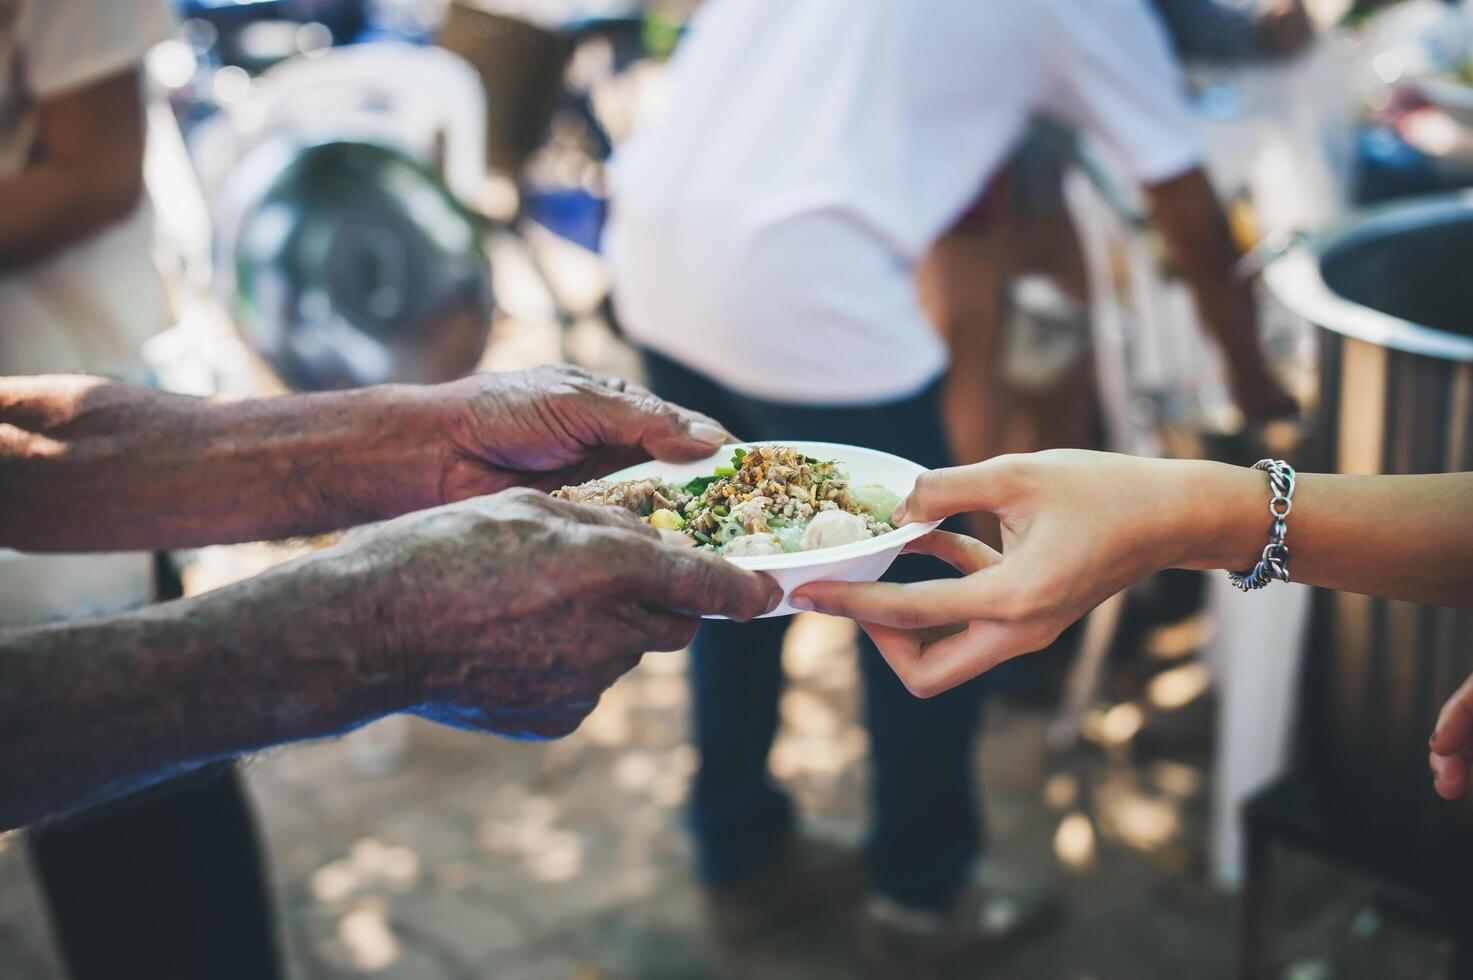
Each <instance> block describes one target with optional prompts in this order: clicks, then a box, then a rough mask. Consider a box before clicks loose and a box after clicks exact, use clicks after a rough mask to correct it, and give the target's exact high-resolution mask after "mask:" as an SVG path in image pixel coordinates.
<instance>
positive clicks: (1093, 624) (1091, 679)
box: [1046, 592, 1125, 752]
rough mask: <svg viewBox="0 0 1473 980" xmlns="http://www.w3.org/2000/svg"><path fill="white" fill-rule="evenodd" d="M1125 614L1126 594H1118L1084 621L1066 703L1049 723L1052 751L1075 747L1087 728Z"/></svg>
mask: <svg viewBox="0 0 1473 980" xmlns="http://www.w3.org/2000/svg"><path fill="white" fill-rule="evenodd" d="M1124 610H1125V593H1124V592H1119V593H1116V594H1115V595H1113V596H1111V597H1110V598H1108V599H1106V600H1105V601H1104V602H1102V603H1100V604H1099V605H1098V606H1096V607H1095V610H1094V611H1093V612H1091V613H1090V614H1089V618H1088V619H1086V620H1085V621H1084V638H1083V640H1082V641H1081V642H1080V645H1079V655H1078V656H1077V657H1076V658H1075V661H1074V666H1073V667H1072V668H1070V670H1069V678H1068V680H1067V681H1066V682H1065V684H1064V703H1063V705H1061V706H1060V708H1059V713H1058V714H1057V715H1056V716H1055V717H1054V720H1053V721H1052V722H1050V723H1049V726H1048V731H1047V733H1046V738H1047V740H1048V745H1049V748H1051V749H1053V750H1054V751H1055V752H1062V751H1064V750H1066V749H1070V748H1073V747H1074V744H1075V743H1076V742H1078V741H1079V732H1080V730H1081V729H1082V728H1083V726H1084V713H1085V712H1086V711H1088V710H1089V706H1090V705H1091V704H1093V703H1094V700H1095V698H1096V697H1097V696H1098V695H1099V690H1100V678H1101V676H1102V675H1103V674H1104V671H1105V658H1106V657H1108V656H1109V655H1110V645H1111V644H1112V643H1114V641H1115V630H1116V628H1117V627H1119V625H1120V616H1121V613H1122V612H1124Z"/></svg>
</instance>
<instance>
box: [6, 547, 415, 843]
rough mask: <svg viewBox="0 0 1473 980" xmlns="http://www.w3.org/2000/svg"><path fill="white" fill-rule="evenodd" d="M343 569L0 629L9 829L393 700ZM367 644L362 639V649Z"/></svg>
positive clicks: (315, 568) (352, 719)
mask: <svg viewBox="0 0 1473 980" xmlns="http://www.w3.org/2000/svg"><path fill="white" fill-rule="evenodd" d="M337 574H338V572H337V570H335V569H334V568H333V567H332V563H331V562H326V561H322V560H316V561H313V562H309V563H306V564H303V565H299V566H295V567H289V568H286V569H283V570H279V571H273V572H271V573H268V574H266V575H263V576H260V577H259V578H256V579H251V580H248V581H246V582H242V583H239V584H237V585H232V586H230V587H229V588H227V589H223V590H221V591H219V592H213V593H209V594H207V595H204V596H201V597H199V598H195V599H187V600H181V601H179V602H171V603H166V604H164V605H159V606H154V607H151V608H148V609H145V610H141V611H139V612H136V613H132V614H130V615H126V616H118V617H116V618H113V619H108V620H101V621H96V622H80V623H63V624H58V625H54V626H45V627H38V628H34V629H25V630H13V631H8V632H7V631H0V786H3V787H4V789H3V791H0V828H4V829H9V828H12V827H17V826H22V825H24V824H27V823H30V822H32V821H33V820H36V819H39V818H41V817H43V816H47V815H51V814H56V813H60V812H65V811H67V810H71V809H74V808H79V807H84V806H87V805H89V804H93V803H97V802H100V801H102V800H104V799H107V798H109V797H112V796H116V795H121V794H123V793H126V792H129V791H131V790H135V789H140V788H142V787H144V786H147V785H149V784H150V783H153V782H156V781H158V780H161V779H166V778H168V777H170V776H172V775H177V774H179V773H181V772H184V771H187V770H189V769H191V768H194V767H196V766H199V765H203V764H205V763H207V762H209V761H211V760H213V759H219V758H223V757H226V756H230V755H233V754H235V753H238V752H244V751H251V750H254V749H260V748H263V747H265V746H268V745H275V744H278V743H282V742H289V741H295V740H298V739H305V738H316V737H323V736H327V735H332V734H335V733H338V732H341V731H345V730H347V729H348V728H351V727H354V726H356V725H358V724H361V723H363V722H366V721H368V720H370V719H371V718H372V717H374V716H376V715H377V714H382V713H383V712H385V711H387V710H389V709H390V705H391V704H392V697H393V692H392V691H391V690H390V687H391V683H392V678H389V677H382V676H381V677H379V678H377V688H378V689H376V688H375V684H374V683H373V680H374V679H373V678H372V677H371V675H370V674H369V672H368V671H366V670H365V669H364V667H363V665H361V664H360V663H359V662H358V656H357V654H358V647H357V646H355V645H353V644H349V643H344V642H343V638H344V637H345V636H352V635H356V634H358V633H361V631H362V628H363V627H362V624H361V623H359V622H356V621H355V619H354V613H355V611H356V610H357V609H358V605H357V604H356V600H354V601H352V602H350V601H348V600H352V599H353V597H351V596H348V595H344V594H343V591H344V588H345V586H346V585H347V584H348V582H347V580H346V579H337V578H335V576H336V575H337ZM365 648H366V645H365Z"/></svg>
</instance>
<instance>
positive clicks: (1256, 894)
mask: <svg viewBox="0 0 1473 980" xmlns="http://www.w3.org/2000/svg"><path fill="white" fill-rule="evenodd" d="M1245 822H1246V825H1247V839H1246V840H1245V841H1244V845H1245V846H1244V855H1243V857H1244V860H1245V862H1246V863H1247V872H1248V874H1247V878H1246V880H1245V881H1244V883H1243V900H1242V913H1241V914H1242V927H1241V928H1242V944H1241V947H1240V949H1239V956H1240V961H1239V964H1238V966H1239V972H1238V975H1239V976H1240V977H1241V978H1242V980H1267V978H1268V977H1270V976H1271V975H1272V970H1271V965H1272V964H1271V960H1272V958H1273V942H1274V927H1273V917H1274V884H1275V882H1274V853H1273V843H1272V842H1271V841H1270V840H1269V839H1268V836H1267V835H1266V834H1265V833H1264V831H1263V828H1261V827H1256V826H1254V824H1253V822H1252V820H1251V818H1250V819H1249V820H1247V821H1245Z"/></svg>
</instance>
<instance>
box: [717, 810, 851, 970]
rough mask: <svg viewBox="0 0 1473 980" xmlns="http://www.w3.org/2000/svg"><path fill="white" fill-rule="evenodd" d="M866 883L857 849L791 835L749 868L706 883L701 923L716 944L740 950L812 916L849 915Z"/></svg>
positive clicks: (724, 949) (800, 924) (746, 948)
mask: <svg viewBox="0 0 1473 980" xmlns="http://www.w3.org/2000/svg"><path fill="white" fill-rule="evenodd" d="M867 887H868V882H867V875H866V874H865V869H864V861H863V859H862V857H861V856H860V854H859V852H858V851H856V850H854V849H852V848H846V847H842V846H840V845H837V844H832V843H829V842H826V841H821V840H815V839H813V838H810V837H804V836H801V835H793V836H792V837H789V838H788V839H787V840H786V841H784V842H783V843H782V844H781V845H780V846H779V847H778V848H777V849H776V850H774V851H773V853H772V855H771V856H769V857H768V859H767V860H766V861H764V862H763V863H762V865H761V866H759V867H758V868H757V869H756V870H754V871H753V872H751V873H750V874H748V875H746V876H745V877H743V878H741V879H739V880H737V881H734V882H730V883H728V884H723V885H720V886H712V887H708V888H707V889H706V891H705V912H706V928H707V931H708V933H709V934H710V936H711V939H712V942H713V943H714V944H715V945H716V946H717V948H718V949H720V950H722V951H724V952H727V953H737V954H740V953H742V952H744V951H746V950H749V949H750V948H751V947H752V946H753V945H755V944H756V943H758V942H761V941H763V940H764V939H766V938H769V937H771V936H773V935H775V934H777V933H779V932H786V931H789V930H792V929H794V928H800V927H802V925H803V924H804V923H805V922H809V921H812V920H813V919H815V918H819V917H825V916H834V915H839V914H847V915H849V916H851V917H852V915H853V914H854V913H855V912H856V911H858V908H859V906H860V905H861V904H862V902H863V900H864V896H865V894H866V890H867ZM851 921H852V919H851Z"/></svg>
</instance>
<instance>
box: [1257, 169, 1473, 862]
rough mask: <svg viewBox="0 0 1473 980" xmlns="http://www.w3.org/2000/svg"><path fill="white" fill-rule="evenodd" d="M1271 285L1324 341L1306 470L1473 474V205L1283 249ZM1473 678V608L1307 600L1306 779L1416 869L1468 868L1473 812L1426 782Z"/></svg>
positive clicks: (1397, 213)
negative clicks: (1441, 737)
mask: <svg viewBox="0 0 1473 980" xmlns="http://www.w3.org/2000/svg"><path fill="white" fill-rule="evenodd" d="M1264 281H1265V284H1266V286H1267V288H1268V290H1269V292H1270V293H1271V294H1272V296H1273V297H1274V298H1275V299H1276V300H1277V301H1278V302H1279V303H1280V304H1281V305H1282V306H1283V307H1284V308H1285V309H1287V310H1288V311H1289V312H1290V313H1291V314H1292V315H1294V316H1298V317H1301V318H1303V319H1304V320H1307V321H1309V323H1311V324H1312V325H1313V326H1314V327H1315V328H1316V331H1315V332H1316V334H1317V337H1318V341H1319V360H1320V369H1319V392H1318V399H1317V402H1318V404H1317V405H1316V406H1315V408H1314V413H1313V422H1312V426H1311V440H1310V443H1309V444H1310V445H1312V446H1313V447H1314V451H1313V454H1312V456H1311V458H1307V459H1303V460H1301V461H1300V463H1301V468H1303V469H1309V468H1311V467H1313V468H1315V469H1323V470H1329V471H1334V472H1341V473H1367V474H1376V473H1441V472H1457V471H1464V470H1473V194H1456V195H1448V196H1439V197H1434V198H1424V199H1417V200H1414V201H1410V202H1408V203H1404V204H1397V205H1392V206H1389V207H1385V208H1381V209H1377V210H1374V211H1369V212H1366V213H1364V214H1362V215H1360V216H1358V217H1356V218H1354V219H1352V220H1350V221H1348V222H1347V223H1345V224H1344V225H1342V226H1340V227H1337V228H1335V229H1333V230H1331V231H1328V232H1326V233H1324V234H1320V235H1317V236H1313V237H1310V238H1307V239H1305V240H1303V241H1301V242H1299V243H1298V244H1296V245H1294V246H1293V247H1291V248H1290V250H1289V251H1288V252H1287V253H1286V254H1285V255H1284V256H1283V257H1281V258H1279V259H1278V260H1276V261H1275V262H1273V263H1272V264H1270V265H1269V267H1268V268H1267V270H1266V271H1265V274H1264ZM1468 506H1469V507H1470V508H1473V500H1469V502H1468ZM1396 519H1397V515H1395V514H1387V515H1385V520H1388V521H1394V520H1396ZM1291 527H1292V524H1291ZM1291 538H1292V531H1291ZM1290 544H1291V546H1292V540H1291V542H1290ZM1428 560H1429V561H1436V560H1437V559H1436V556H1429V558H1428ZM1470 672H1473V610H1469V609H1437V608H1433V607H1429V606H1419V605H1415V604H1412V603H1407V602H1392V601H1389V600H1382V599H1371V598H1367V597H1365V596H1357V595H1348V594H1332V593H1328V592H1325V593H1322V594H1320V595H1319V596H1318V597H1317V605H1316V613H1315V618H1314V625H1313V627H1312V630H1311V638H1310V641H1309V645H1308V649H1307V660H1306V664H1305V672H1304V675H1303V678H1304V679H1303V683H1304V689H1303V694H1302V697H1301V699H1300V705H1301V718H1300V725H1301V730H1300V737H1299V739H1298V743H1297V744H1298V747H1299V750H1300V755H1301V760H1302V762H1303V763H1304V764H1303V765H1301V766H1300V768H1299V774H1300V777H1301V778H1302V779H1303V780H1304V781H1305V782H1307V783H1309V784H1311V785H1312V786H1313V787H1314V791H1315V793H1316V794H1317V795H1318V796H1319V798H1320V799H1321V800H1322V802H1323V803H1324V804H1325V805H1326V806H1327V807H1328V810H1327V812H1329V813H1332V814H1334V815H1335V819H1336V820H1337V821H1343V822H1344V823H1345V824H1346V825H1347V826H1355V827H1356V828H1358V830H1359V832H1361V833H1362V834H1364V835H1366V837H1365V839H1366V840H1367V841H1368V842H1370V844H1371V845H1372V846H1375V847H1379V848H1382V849H1384V852H1385V853H1386V854H1390V855H1394V856H1395V860H1396V861H1397V862H1400V863H1401V864H1402V865H1404V866H1405V867H1406V868H1407V869H1408V871H1409V872H1412V873H1414V874H1415V873H1421V872H1425V873H1426V874H1427V875H1431V876H1434V877H1437V876H1443V875H1446V874H1449V873H1452V868H1453V866H1455V865H1456V866H1457V867H1460V868H1462V869H1464V873H1465V872H1466V869H1467V868H1468V865H1469V863H1470V862H1473V806H1469V805H1467V801H1464V803H1463V804H1460V805H1449V804H1447V803H1445V802H1443V801H1441V800H1439V799H1437V798H1436V796H1435V795H1434V793H1433V792H1432V789H1431V781H1430V779H1429V778H1428V771H1427V738H1428V736H1429V735H1430V734H1431V732H1432V727H1433V724H1434V722H1435V720H1436V717H1437V712H1438V710H1439V709H1440V708H1441V706H1442V704H1443V702H1444V701H1445V700H1446V698H1447V697H1448V695H1450V694H1451V693H1452V692H1453V691H1454V690H1455V689H1456V688H1457V686H1458V684H1459V683H1461V682H1462V681H1463V679H1465V678H1466V677H1467V676H1468V675H1469V673H1470ZM1454 855H1460V856H1462V857H1461V863H1459V862H1457V861H1453V860H1450V858H1451V857H1452V856H1454Z"/></svg>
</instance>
